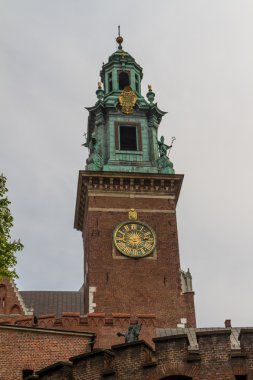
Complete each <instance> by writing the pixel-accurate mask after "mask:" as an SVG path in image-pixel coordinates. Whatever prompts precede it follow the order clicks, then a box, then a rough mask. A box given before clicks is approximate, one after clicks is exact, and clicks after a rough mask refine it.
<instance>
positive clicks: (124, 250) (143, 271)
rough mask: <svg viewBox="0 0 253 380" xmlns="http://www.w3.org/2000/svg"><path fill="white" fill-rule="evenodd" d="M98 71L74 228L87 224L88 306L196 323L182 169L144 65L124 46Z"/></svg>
mask: <svg viewBox="0 0 253 380" xmlns="http://www.w3.org/2000/svg"><path fill="white" fill-rule="evenodd" d="M116 40H117V42H118V50H117V51H116V52H115V53H113V54H112V55H111V56H110V57H109V60H108V62H107V63H106V64H103V67H102V70H101V72H100V76H101V82H102V83H103V86H102V83H101V82H99V83H98V89H97V91H96V95H97V98H98V100H97V102H96V104H95V105H94V106H93V107H88V108H87V110H88V111H89V118H88V128H87V141H86V142H85V144H84V146H86V147H87V148H88V149H89V157H88V159H87V164H86V170H81V171H80V172H79V182H78V192H77V202H76V214H75V228H76V229H78V230H80V231H82V235H83V246H84V272H85V279H84V294H85V310H86V312H87V313H93V312H96V313H105V314H106V315H108V316H109V315H112V314H114V313H128V314H130V315H131V316H132V317H138V315H144V314H145V315H147V314H154V315H155V317H156V320H157V326H158V327H176V326H177V324H178V323H180V320H182V318H184V319H185V322H186V320H187V325H188V326H192V327H193V326H195V311H194V301H193V292H192V288H191V276H190V273H189V272H187V273H185V272H182V271H181V270H180V262H179V249H178V237H177V222H176V204H177V200H178V197H179V192H180V188H181V185H182V181H183V175H179V174H175V172H174V169H173V164H172V163H171V161H170V160H169V158H168V155H167V153H168V149H170V146H168V145H166V144H165V143H164V139H163V137H161V139H160V140H158V138H157V131H158V127H159V124H160V122H161V120H162V117H163V116H164V115H165V114H166V112H163V111H161V110H160V109H159V108H158V107H157V104H156V103H154V98H155V94H154V92H153V91H152V88H151V86H149V89H148V93H147V99H148V101H147V100H146V99H145V98H144V97H143V96H142V92H141V80H142V68H141V67H140V66H139V65H138V64H137V63H136V62H135V59H134V58H133V57H132V56H131V55H130V54H128V53H127V52H125V51H124V50H123V48H122V42H123V38H122V37H121V36H120V35H119V36H118V37H117V39H116Z"/></svg>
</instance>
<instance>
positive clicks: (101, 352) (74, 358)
mask: <svg viewBox="0 0 253 380" xmlns="http://www.w3.org/2000/svg"><path fill="white" fill-rule="evenodd" d="M104 354H107V355H110V356H112V357H114V354H113V352H111V351H109V350H105V349H102V348H95V349H94V350H92V351H91V352H84V353H83V354H80V355H76V356H72V357H71V358H69V360H70V361H71V362H73V363H76V362H79V361H80V360H83V359H88V358H91V357H94V356H99V355H104Z"/></svg>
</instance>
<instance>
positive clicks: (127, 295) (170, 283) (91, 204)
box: [83, 193, 195, 327]
mask: <svg viewBox="0 0 253 380" xmlns="http://www.w3.org/2000/svg"><path fill="white" fill-rule="evenodd" d="M114 195H117V196H113V197H112V196H110V197H109V196H106V194H105V196H93V195H92V196H90V197H89V201H88V203H87V208H88V210H89V211H88V214H87V219H86V224H85V226H84V230H83V234H84V236H85V240H84V246H85V249H84V250H85V258H86V260H87V263H88V274H87V287H96V292H95V293H94V298H93V302H94V303H96V307H95V312H102V313H105V314H106V315H107V314H111V313H129V314H130V315H131V316H133V317H135V316H136V315H137V314H149V313H154V314H155V315H156V319H157V326H159V327H168V326H169V327H176V325H177V324H178V323H180V319H181V318H187V320H188V325H189V326H195V311H194V303H193V294H192V293H191V295H189V296H186V295H184V294H182V290H181V281H180V272H179V271H180V262H179V249H178V236H177V222H176V214H175V203H174V201H173V200H171V199H169V200H168V199H166V198H155V194H149V195H151V196H152V195H153V196H154V197H153V198H152V197H149V198H141V197H138V198H137V197H135V198H131V197H130V194H129V195H128V196H127V197H120V196H119V195H120V194H119V193H117V194H114ZM94 208H103V209H104V210H105V211H94ZM108 208H109V209H112V208H113V209H116V211H110V210H107V209H108ZM130 208H135V209H136V210H137V211H138V220H140V221H143V222H146V223H147V224H149V225H150V226H151V227H152V228H153V229H154V231H155V232H156V234H157V257H156V258H155V259H150V257H145V258H141V259H131V258H125V257H124V256H122V255H121V254H118V256H117V258H115V257H114V255H113V249H114V247H113V238H112V236H113V231H114V229H115V228H116V226H117V225H118V224H119V223H121V222H123V221H125V220H127V219H128V213H127V210H128V209H130ZM91 209H93V210H91ZM117 209H119V211H117ZM120 209H125V210H126V211H120ZM143 209H145V211H148V210H149V211H150V212H142V211H141V210H143ZM166 210H167V211H170V212H168V213H164V212H163V211H166ZM153 211H156V212H153ZM86 294H87V293H86ZM85 301H86V311H87V312H88V301H89V300H88V296H87V295H86V299H85Z"/></svg>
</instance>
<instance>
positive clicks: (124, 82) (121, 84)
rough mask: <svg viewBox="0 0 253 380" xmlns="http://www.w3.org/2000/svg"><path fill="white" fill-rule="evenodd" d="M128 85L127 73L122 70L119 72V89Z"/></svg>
mask: <svg viewBox="0 0 253 380" xmlns="http://www.w3.org/2000/svg"><path fill="white" fill-rule="evenodd" d="M129 85H130V81H129V74H128V73H126V72H125V71H122V72H121V73H119V89H120V90H124V88H125V87H126V86H129Z"/></svg>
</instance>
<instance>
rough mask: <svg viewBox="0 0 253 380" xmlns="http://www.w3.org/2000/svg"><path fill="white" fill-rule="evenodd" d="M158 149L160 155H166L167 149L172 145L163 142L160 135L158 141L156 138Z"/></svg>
mask: <svg viewBox="0 0 253 380" xmlns="http://www.w3.org/2000/svg"><path fill="white" fill-rule="evenodd" d="M157 143H158V150H159V153H160V157H163V156H167V151H168V150H169V149H170V148H171V147H172V145H166V144H164V137H163V136H161V138H160V141H159V140H157Z"/></svg>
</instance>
